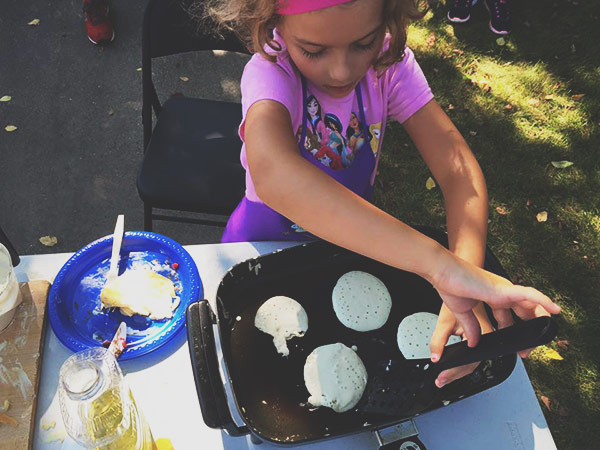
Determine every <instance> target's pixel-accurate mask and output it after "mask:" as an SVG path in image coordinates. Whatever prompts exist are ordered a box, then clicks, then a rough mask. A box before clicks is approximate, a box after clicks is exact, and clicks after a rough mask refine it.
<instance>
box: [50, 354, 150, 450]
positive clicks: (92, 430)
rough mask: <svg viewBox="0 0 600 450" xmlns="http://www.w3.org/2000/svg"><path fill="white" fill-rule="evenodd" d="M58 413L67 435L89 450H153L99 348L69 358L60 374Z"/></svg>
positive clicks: (112, 363) (117, 371) (117, 372)
mask: <svg viewBox="0 0 600 450" xmlns="http://www.w3.org/2000/svg"><path fill="white" fill-rule="evenodd" d="M59 378H60V381H59V390H58V393H59V400H60V409H61V413H62V417H63V422H64V424H65V429H66V430H67V433H69V436H71V437H72V438H73V439H74V440H76V441H77V442H78V443H79V444H81V445H83V446H84V447H85V448H88V449H97V450H156V445H155V443H154V440H153V439H152V433H151V432H150V427H149V426H148V423H147V422H146V420H145V419H144V416H143V415H142V413H141V412H140V410H139V409H138V407H137V405H136V404H135V400H134V398H133V395H132V393H131V390H130V389H129V387H128V386H127V383H126V382H125V379H124V378H123V373H122V372H121V368H120V367H119V365H118V364H117V361H116V358H115V357H114V355H113V354H112V353H110V352H107V351H106V349H104V348H102V347H99V348H93V349H88V350H84V351H82V352H79V353H76V354H74V355H72V356H71V357H69V358H68V359H67V360H66V361H65V363H64V364H63V366H62V367H61V370H60V376H59Z"/></svg>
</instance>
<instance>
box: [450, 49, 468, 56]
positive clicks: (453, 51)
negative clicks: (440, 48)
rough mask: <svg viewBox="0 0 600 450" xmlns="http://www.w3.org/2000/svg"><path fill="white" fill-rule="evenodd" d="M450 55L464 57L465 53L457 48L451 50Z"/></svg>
mask: <svg viewBox="0 0 600 450" xmlns="http://www.w3.org/2000/svg"><path fill="white" fill-rule="evenodd" d="M452 53H456V54H457V55H464V54H465V52H464V51H463V50H461V49H459V48H453V49H452Z"/></svg>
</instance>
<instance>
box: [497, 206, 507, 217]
mask: <svg viewBox="0 0 600 450" xmlns="http://www.w3.org/2000/svg"><path fill="white" fill-rule="evenodd" d="M496 212H497V213H498V214H500V215H501V216H505V215H507V214H508V211H507V210H506V208H505V207H504V206H496Z"/></svg>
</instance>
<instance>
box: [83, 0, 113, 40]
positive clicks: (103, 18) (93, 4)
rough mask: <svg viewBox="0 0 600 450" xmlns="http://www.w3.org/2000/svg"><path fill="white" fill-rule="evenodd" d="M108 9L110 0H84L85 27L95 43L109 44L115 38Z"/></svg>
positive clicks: (90, 38)
mask: <svg viewBox="0 0 600 450" xmlns="http://www.w3.org/2000/svg"><path fill="white" fill-rule="evenodd" d="M108 11H109V5H108V0H83V14H84V16H85V29H86V32H87V35H88V39H89V40H90V41H91V42H92V43H93V44H107V43H109V42H112V41H113V40H114V39H115V31H114V29H113V26H112V23H111V22H110V19H109V17H108Z"/></svg>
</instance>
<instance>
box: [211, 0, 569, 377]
mask: <svg viewBox="0 0 600 450" xmlns="http://www.w3.org/2000/svg"><path fill="white" fill-rule="evenodd" d="M418 1H419V0H229V1H219V0H211V1H209V2H208V3H209V12H210V14H211V16H212V17H213V18H216V19H217V21H219V22H220V23H221V24H225V25H226V26H229V27H231V29H234V30H236V31H237V32H238V33H240V34H241V35H242V36H245V37H246V38H247V39H248V40H250V41H251V42H252V46H253V48H254V49H255V50H256V51H257V53H256V54H255V55H254V56H253V57H252V59H251V60H250V61H249V62H248V64H247V65H246V68H245V70H244V74H243V76H242V82H241V89H242V110H243V120H242V123H241V125H240V136H241V138H242V140H243V142H244V145H243V147H242V153H241V161H242V164H243V166H244V167H245V168H246V195H245V197H244V199H243V200H242V202H241V203H240V205H239V206H238V207H237V209H236V210H235V211H234V213H233V214H232V216H231V218H230V220H229V222H228V224H227V227H226V229H225V232H224V235H223V242H235V241H257V240H285V239H293V240H302V239H313V238H314V236H318V237H320V238H322V239H325V240H327V241H330V242H333V243H335V244H337V245H340V246H342V247H345V248H348V249H350V250H352V251H355V252H357V253H361V254H363V255H365V256H368V257H370V258H373V259H376V260H378V261H381V262H383V263H385V264H389V265H391V266H394V267H397V268H399V269H403V270H408V271H412V272H414V273H416V274H418V275H420V276H422V277H423V278H425V279H427V280H428V281H430V282H431V283H432V285H433V286H434V287H435V288H436V289H437V291H438V292H439V294H440V296H441V297H442V299H443V301H444V306H443V307H442V310H441V311H440V317H439V320H438V326H437V328H436V331H435V334H434V338H433V339H432V344H431V347H432V360H433V361H434V362H435V361H437V360H438V359H439V356H440V355H441V353H442V351H443V346H444V344H445V343H446V340H447V339H448V337H449V335H450V334H463V335H464V336H465V337H466V338H467V339H468V341H469V345H471V346H474V345H476V344H477V342H478V339H479V336H480V333H481V330H482V329H483V331H484V332H488V331H491V329H492V327H491V325H490V323H489V321H488V320H487V318H486V315H485V311H484V309H483V306H482V303H481V302H480V301H484V302H486V303H488V304H489V305H490V306H491V307H492V308H493V310H494V314H495V316H496V318H497V319H498V323H499V326H500V327H504V326H507V325H510V324H511V323H512V321H511V315H510V308H512V309H513V310H514V311H515V312H516V313H517V314H518V315H519V316H521V317H522V318H524V319H528V318H533V317H536V316H540V315H549V313H553V314H556V313H558V312H559V311H560V308H559V307H558V306H557V305H555V304H554V303H552V302H551V301H550V299H548V297H546V296H545V295H543V294H542V293H540V292H538V291H536V290H535V289H533V288H527V287H522V286H515V285H513V284H512V283H510V282H509V281H507V280H505V279H504V278H501V277H499V276H496V275H494V274H492V273H489V272H486V271H484V270H483V269H481V267H482V265H483V261H484V251H485V240H486V232H487V230H486V227H487V210H488V206H487V192H486V187H485V181H484V178H483V175H482V173H481V170H480V168H479V165H478V164H477V161H476V160H475V158H474V156H473V154H472V153H471V151H470V150H469V148H468V146H467V144H466V142H465V141H464V139H463V138H462V137H461V135H460V134H459V132H458V131H457V129H456V128H455V126H454V125H453V124H452V122H451V121H450V119H449V118H448V117H447V116H446V114H445V113H444V112H443V110H442V109H441V108H440V107H439V105H438V104H437V103H436V101H435V100H434V99H433V95H432V93H431V91H430V89H429V86H428V84H427V81H426V80H425V78H424V76H423V73H422V72H421V69H420V68H419V66H418V64H417V62H416V61H415V58H414V55H413V53H412V51H411V50H410V49H409V48H407V47H406V46H405V45H406V33H407V26H408V23H409V22H410V21H411V20H413V19H416V18H419V17H421V16H422V12H420V11H419V8H418V6H419V5H418ZM313 99H316V100H317V101H316V104H318V105H320V111H319V115H320V116H321V117H323V118H324V117H325V116H335V117H336V118H337V119H338V121H339V122H340V125H341V126H340V127H339V128H340V130H341V129H348V127H349V122H350V120H351V118H352V114H353V113H354V114H355V116H356V117H357V118H358V121H359V124H360V127H361V129H362V136H363V137H364V139H363V142H362V144H361V147H360V148H354V149H352V151H351V153H352V154H353V158H352V161H350V162H351V164H349V165H348V166H347V167H339V166H337V165H336V167H335V168H333V167H328V166H327V165H325V164H323V162H322V161H321V160H319V159H317V158H315V155H314V154H313V152H310V151H308V150H307V149H306V145H305V139H306V130H307V129H311V128H312V127H311V125H312V124H313V123H314V122H313V123H311V122H312V121H311V120H310V119H309V116H310V118H311V119H312V118H313V116H314V114H309V112H308V111H307V109H308V108H309V107H310V108H311V110H312V109H314V104H315V103H314V102H313ZM311 112H312V111H311ZM387 120H396V121H397V122H399V123H401V124H402V125H403V126H404V127H405V129H406V130H407V132H408V134H409V135H410V137H411V139H412V140H413V141H414V143H415V145H416V147H417V148H418V150H419V152H420V153H421V155H422V157H423V159H424V160H425V162H426V164H427V166H428V167H429V169H430V170H431V172H432V174H433V176H434V177H435V179H436V180H437V182H438V184H439V185H440V187H441V189H442V192H443V195H444V199H445V203H446V209H447V229H448V238H449V244H450V245H449V247H450V249H449V251H448V250H446V249H445V248H444V247H443V246H441V245H439V244H438V243H437V242H435V241H433V240H432V239H429V238H428V237H426V236H424V235H423V234H421V233H418V232H417V231H415V230H414V229H412V228H410V227H408V226H407V225H405V224H404V223H402V222H401V221H399V220H397V219H396V218H394V217H392V216H390V215H388V214H386V213H385V212H383V211H382V210H380V209H378V208H376V207H375V206H374V205H372V204H371V203H369V199H370V197H371V193H372V190H373V182H374V178H375V174H376V172H377V161H378V158H379V151H380V148H381V142H378V141H373V140H374V139H377V138H376V137H374V134H373V133H370V132H369V129H370V128H372V127H375V128H377V129H380V130H381V133H380V134H379V136H383V133H384V131H385V124H386V121H387ZM350 128H352V127H350ZM340 130H338V131H340ZM296 136H299V139H296ZM319 138H320V139H321V142H320V144H321V146H325V145H327V144H328V142H327V141H325V142H323V140H325V139H326V137H325V136H324V135H320V136H319ZM342 141H344V145H345V143H347V141H346V140H345V139H343V140H342ZM340 145H342V144H340ZM340 150H343V149H340ZM304 230H306V231H307V233H302V231H304ZM340 230H343V231H340ZM298 231H301V232H298ZM309 233H310V234H309ZM478 300H479V301H478ZM472 370H473V366H468V367H463V368H458V369H452V370H450V371H445V372H442V373H441V374H440V376H439V377H438V379H437V380H436V383H437V385H438V386H440V387H441V386H443V385H444V384H447V383H448V382H449V381H451V380H453V379H455V378H458V377H459V376H462V375H464V374H466V373H469V372H470V371H472Z"/></svg>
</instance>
